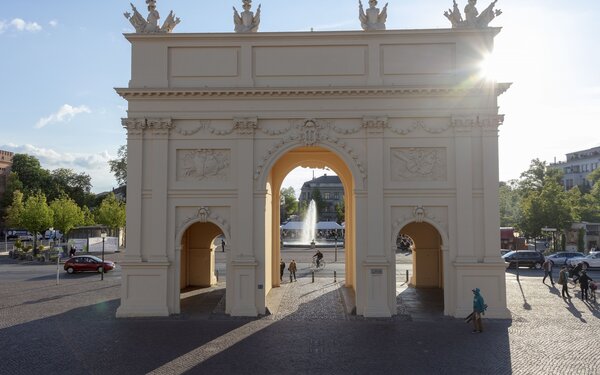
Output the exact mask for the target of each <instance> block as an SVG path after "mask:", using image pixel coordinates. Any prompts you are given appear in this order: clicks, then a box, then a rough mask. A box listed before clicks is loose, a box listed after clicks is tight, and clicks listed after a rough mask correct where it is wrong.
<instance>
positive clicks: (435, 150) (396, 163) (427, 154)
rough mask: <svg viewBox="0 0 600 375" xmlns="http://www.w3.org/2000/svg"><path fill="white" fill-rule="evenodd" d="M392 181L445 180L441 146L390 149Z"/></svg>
mask: <svg viewBox="0 0 600 375" xmlns="http://www.w3.org/2000/svg"><path fill="white" fill-rule="evenodd" d="M390 152H391V155H390V160H391V179H392V181H446V178H447V166H446V165H447V155H446V149H445V148H443V147H418V148H417V147H414V148H413V147H402V148H392V149H391V150H390Z"/></svg>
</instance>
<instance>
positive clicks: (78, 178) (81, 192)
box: [45, 168, 94, 206]
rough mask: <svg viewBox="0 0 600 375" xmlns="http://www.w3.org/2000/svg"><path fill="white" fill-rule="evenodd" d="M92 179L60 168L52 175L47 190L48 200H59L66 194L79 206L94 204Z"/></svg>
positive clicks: (84, 174)
mask: <svg viewBox="0 0 600 375" xmlns="http://www.w3.org/2000/svg"><path fill="white" fill-rule="evenodd" d="M91 190H92V178H91V177H90V176H89V175H88V174H87V173H83V172H82V173H75V172H74V171H73V170H72V169H67V168H58V169H55V170H53V171H52V172H51V173H50V186H49V187H48V188H47V189H46V190H45V192H46V198H48V200H52V201H53V200H55V199H59V198H60V197H61V196H62V195H64V194H66V195H67V196H68V197H70V198H71V199H73V200H74V201H75V202H76V203H77V204H78V205H79V206H84V205H89V204H91V203H92V202H93V199H94V195H93V194H92V193H91Z"/></svg>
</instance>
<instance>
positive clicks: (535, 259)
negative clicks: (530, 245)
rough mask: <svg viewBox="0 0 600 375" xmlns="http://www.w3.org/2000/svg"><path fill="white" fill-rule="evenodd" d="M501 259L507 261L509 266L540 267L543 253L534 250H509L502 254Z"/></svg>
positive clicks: (542, 261)
mask: <svg viewBox="0 0 600 375" xmlns="http://www.w3.org/2000/svg"><path fill="white" fill-rule="evenodd" d="M502 259H504V261H505V262H506V263H508V267H509V268H515V267H517V263H518V264H519V267H529V268H535V269H538V270H539V269H540V268H542V264H543V263H544V255H543V254H542V253H539V252H537V251H534V250H519V251H511V252H508V253H506V254H504V255H503V256H502Z"/></svg>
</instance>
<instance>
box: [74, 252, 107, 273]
mask: <svg viewBox="0 0 600 375" xmlns="http://www.w3.org/2000/svg"><path fill="white" fill-rule="evenodd" d="M103 264H104V267H103ZM114 268H115V263H114V262H110V261H107V260H105V261H104V263H102V259H100V258H98V257H96V256H93V255H78V256H75V257H73V258H70V259H69V260H67V261H66V262H65V271H67V272H68V273H75V272H86V271H91V272H102V269H104V272H107V271H110V270H112V269H114Z"/></svg>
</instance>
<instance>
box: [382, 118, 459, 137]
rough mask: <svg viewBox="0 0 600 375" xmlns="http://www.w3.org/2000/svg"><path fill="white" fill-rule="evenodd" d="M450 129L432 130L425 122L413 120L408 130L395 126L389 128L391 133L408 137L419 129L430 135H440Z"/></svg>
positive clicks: (446, 127)
mask: <svg viewBox="0 0 600 375" xmlns="http://www.w3.org/2000/svg"><path fill="white" fill-rule="evenodd" d="M448 127H449V125H447V126H444V127H442V128H432V127H429V126H427V125H426V124H425V121H423V120H413V122H412V124H411V125H410V126H409V127H408V128H405V129H398V128H395V127H393V126H390V127H389V128H390V130H391V131H393V132H394V133H396V134H399V135H407V134H408V133H410V132H412V131H415V130H417V129H419V128H420V129H423V130H425V131H426V132H427V133H430V134H438V133H442V132H444V131H446V130H448Z"/></svg>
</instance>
